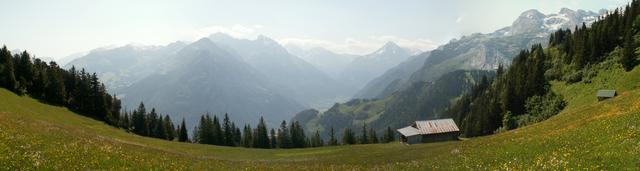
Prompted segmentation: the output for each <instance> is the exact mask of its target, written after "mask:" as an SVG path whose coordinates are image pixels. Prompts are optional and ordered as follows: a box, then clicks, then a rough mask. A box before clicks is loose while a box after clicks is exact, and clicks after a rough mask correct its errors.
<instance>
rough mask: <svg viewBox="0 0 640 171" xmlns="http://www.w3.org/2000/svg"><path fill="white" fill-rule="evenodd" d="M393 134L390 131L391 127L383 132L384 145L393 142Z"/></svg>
mask: <svg viewBox="0 0 640 171" xmlns="http://www.w3.org/2000/svg"><path fill="white" fill-rule="evenodd" d="M395 139H396V138H395V132H393V130H391V127H387V131H385V132H384V143H389V142H393V141H395Z"/></svg>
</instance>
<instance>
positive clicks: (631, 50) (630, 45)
mask: <svg viewBox="0 0 640 171" xmlns="http://www.w3.org/2000/svg"><path fill="white" fill-rule="evenodd" d="M635 49H636V46H635V44H634V41H633V34H632V31H631V30H629V31H627V32H626V33H625V34H624V49H623V51H622V59H620V63H621V64H622V66H623V67H624V69H625V70H626V71H631V70H632V69H633V68H634V67H635V66H636V54H635Z"/></svg>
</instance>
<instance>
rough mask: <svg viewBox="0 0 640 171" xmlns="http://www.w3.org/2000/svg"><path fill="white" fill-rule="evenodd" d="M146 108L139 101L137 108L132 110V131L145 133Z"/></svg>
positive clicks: (140, 133)
mask: <svg viewBox="0 0 640 171" xmlns="http://www.w3.org/2000/svg"><path fill="white" fill-rule="evenodd" d="M145 115H146V109H145V107H144V103H142V102H140V105H139V106H138V109H137V110H135V111H133V116H132V118H131V119H132V122H133V132H134V133H136V134H138V135H147V123H146V118H145Z"/></svg>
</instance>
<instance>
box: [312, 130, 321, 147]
mask: <svg viewBox="0 0 640 171" xmlns="http://www.w3.org/2000/svg"><path fill="white" fill-rule="evenodd" d="M310 142H311V143H310V146H311V147H322V146H324V141H322V137H320V131H318V130H316V133H315V134H314V135H313V137H312V138H311V140H310Z"/></svg>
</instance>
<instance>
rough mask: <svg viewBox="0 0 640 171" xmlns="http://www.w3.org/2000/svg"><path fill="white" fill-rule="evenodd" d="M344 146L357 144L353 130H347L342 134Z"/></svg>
mask: <svg viewBox="0 0 640 171" xmlns="http://www.w3.org/2000/svg"><path fill="white" fill-rule="evenodd" d="M342 144H344V145H351V144H356V137H355V134H354V133H353V131H351V128H345V129H344V133H343V134H342Z"/></svg>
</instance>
